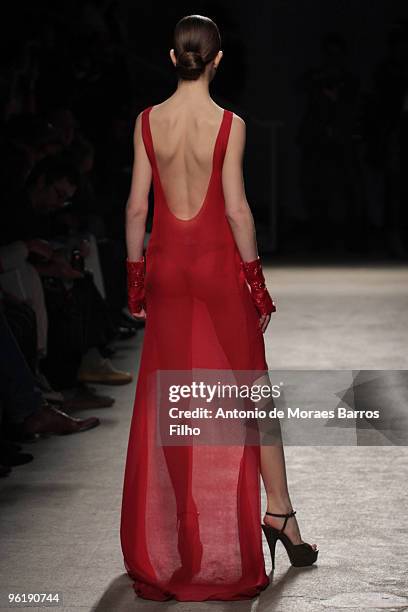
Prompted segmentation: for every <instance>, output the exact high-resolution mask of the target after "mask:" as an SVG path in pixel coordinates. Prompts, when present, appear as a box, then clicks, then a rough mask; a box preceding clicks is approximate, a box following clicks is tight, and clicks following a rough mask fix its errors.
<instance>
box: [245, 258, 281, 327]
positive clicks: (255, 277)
mask: <svg viewBox="0 0 408 612" xmlns="http://www.w3.org/2000/svg"><path fill="white" fill-rule="evenodd" d="M241 267H242V269H243V271H244V274H245V279H246V281H247V283H248V285H249V286H250V288H251V297H252V299H253V301H254V304H255V306H256V309H257V310H258V312H259V314H260V315H268V314H271V313H272V312H275V311H276V306H275V304H274V302H273V300H272V298H271V296H270V295H269V292H268V289H267V288H266V285H265V278H264V275H263V272H262V265H261V260H260V258H259V256H258V257H257V258H256V259H254V260H253V261H242V260H241Z"/></svg>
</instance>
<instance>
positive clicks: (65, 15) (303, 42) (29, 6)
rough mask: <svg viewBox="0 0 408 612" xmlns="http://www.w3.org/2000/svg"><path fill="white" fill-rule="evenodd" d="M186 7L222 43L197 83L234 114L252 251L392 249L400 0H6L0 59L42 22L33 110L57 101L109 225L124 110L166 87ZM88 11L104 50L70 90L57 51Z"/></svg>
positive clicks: (122, 157)
mask: <svg viewBox="0 0 408 612" xmlns="http://www.w3.org/2000/svg"><path fill="white" fill-rule="evenodd" d="M89 7H91V13H92V15H93V16H92V18H91V20H89V17H85V22H87V26H86V28H87V29H86V34H84V14H85V15H89ZM84 11H85V12H84ZM191 13H199V14H203V15H207V16H209V17H211V18H213V19H214V20H215V21H216V23H217V25H218V26H219V29H220V32H221V36H222V48H223V51H224V57H223V60H222V62H221V65H220V70H219V72H218V74H217V76H216V78H215V79H214V81H213V82H212V84H211V89H210V91H211V95H212V96H213V98H214V99H215V100H216V101H217V102H218V103H219V104H220V105H222V106H225V107H227V108H230V109H232V110H234V111H235V112H236V113H238V114H240V115H241V116H242V117H243V118H244V119H245V121H246V123H247V149H246V156H245V178H246V185H247V196H248V200H249V203H250V205H251V208H252V210H253V212H254V216H255V220H256V225H257V230H258V242H259V248H260V251H261V252H263V253H265V254H268V253H270V254H274V255H275V256H277V257H284V258H285V257H287V258H290V257H294V256H296V257H297V256H300V257H304V256H313V257H314V256H317V257H318V258H321V259H327V258H332V257H337V256H340V257H348V258H350V257H352V258H357V259H359V258H366V257H369V258H389V257H391V258H394V259H399V260H401V259H406V257H407V250H406V244H407V212H406V197H405V194H406V191H407V185H406V171H405V161H406V158H405V155H406V138H405V131H406V127H405V126H406V117H407V110H405V108H404V99H405V95H406V93H407V76H408V42H407V41H408V35H407V34H406V32H408V26H407V25H406V19H407V17H406V15H407V14H408V9H407V7H406V3H404V2H402V1H393V2H390V1H385V0H384V1H379V0H376V1H370V0H357V1H351V0H349V1H340V0H330V1H323V0H313V1H312V2H306V1H294V0H292V1H277V0H275V1H273V2H261V3H257V4H256V6H255V5H254V4H253V3H248V2H241V3H237V2H219V3H215V2H196V3H194V4H191V3H182V2H173V3H171V5H170V4H168V5H167V6H166V5H162V6H160V7H158V5H157V4H156V3H153V4H148V3H144V4H140V3H136V2H125V1H123V2H109V1H106V2H93V3H84V2H54V3H51V2H36V3H24V2H14V3H13V5H12V6H11V5H9V6H8V8H7V10H6V11H5V14H4V19H3V26H2V29H3V37H2V41H3V42H2V49H3V53H2V56H3V57H2V65H3V67H4V66H5V65H6V64H7V59H8V58H10V59H12V58H13V52H14V51H16V50H17V49H18V47H19V45H21V44H22V43H24V41H25V40H27V39H28V38H30V37H38V36H39V35H40V36H44V37H46V33H47V32H52V36H51V38H53V39H54V40H53V42H52V44H51V47H52V48H50V49H49V54H48V57H47V53H46V52H45V53H44V55H43V57H42V68H41V70H42V75H41V78H40V79H39V80H37V83H36V87H37V97H38V99H37V106H36V112H37V113H43V112H47V108H52V107H53V105H54V106H58V105H63V106H67V107H69V108H70V109H71V110H72V111H73V113H74V115H75V117H76V119H77V120H78V121H79V124H80V128H81V130H82V132H83V133H84V134H85V136H86V137H87V138H89V140H90V141H91V142H92V144H93V145H94V146H95V166H94V169H93V182H94V185H95V189H96V192H97V193H98V194H99V195H98V201H99V202H100V206H101V208H100V209H99V210H100V211H101V212H102V214H103V216H104V219H105V222H106V225H107V228H109V231H112V232H113V233H114V234H115V236H120V235H121V224H122V222H123V215H122V210H123V208H124V206H125V201H126V195H127V189H128V187H129V184H130V176H129V169H130V166H131V155H132V150H131V136H132V130H133V123H134V118H135V116H136V114H137V113H138V112H140V110H142V109H143V108H144V107H146V106H148V105H150V104H155V103H158V102H160V101H161V100H163V99H164V98H166V97H168V96H169V95H171V93H172V92H173V91H174V88H175V87H176V79H175V75H174V72H173V66H172V64H171V61H170V58H169V49H170V48H171V46H172V32H173V28H174V25H175V23H176V22H177V21H178V19H180V18H181V17H182V16H184V15H185V14H191ZM95 15H97V19H95ZM92 21H93V22H94V25H90V23H91V22H92ZM100 23H104V24H105V25H104V27H105V28H106V31H107V32H108V38H110V40H111V41H112V40H113V41H114V47H115V50H114V55H115V54H116V58H117V60H115V61H117V63H116V66H115V64H113V65H114V66H115V68H113V69H112V67H111V68H110V69H109V70H107V71H104V68H103V69H102V75H99V76H98V77H97V78H96V79H94V80H92V79H90V80H89V82H88V83H87V84H86V87H83V88H82V90H81V86H80V87H78V83H77V82H75V83H73V79H72V75H71V73H70V70H71V68H70V66H69V60H70V59H71V60H73V58H76V60H78V57H80V56H81V52H82V50H83V48H84V46H85V48H86V45H87V44H89V43H88V41H89V36H90V39H91V40H92V41H94V40H95V38H96V39H97V38H98V35H99V34H98V33H99V32H100ZM95 24H96V25H95ZM93 29H94V31H93ZM95 32H96V34H95ZM39 33H40V34H39ZM84 40H86V41H87V42H86V44H84ZM325 41H326V42H325ZM98 44H99V45H100V47H99V48H98ZM98 44H97V45H96V46H95V48H94V47H93V55H92V57H93V61H96V62H98V61H99V59H100V58H99V55H98V54H100V55H103V54H104V46H105V48H106V44H105V43H104V39H103V36H102V38H101V41H99V43H98ZM92 45H93V42H92ZM54 49H57V52H56V53H55V52H54ZM95 49H96V50H95ZM59 55H61V57H62V59H61V60H60V57H59ZM73 61H74V60H73ZM102 64H103V62H102ZM406 106H407V108H408V104H406ZM112 139H114V140H115V139H116V140H115V142H114V146H113V144H112Z"/></svg>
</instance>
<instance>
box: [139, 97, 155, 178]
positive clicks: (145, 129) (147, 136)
mask: <svg viewBox="0 0 408 612" xmlns="http://www.w3.org/2000/svg"><path fill="white" fill-rule="evenodd" d="M152 108H153V106H148V107H147V108H145V109H144V110H143V111H142V138H143V142H144V146H145V149H146V153H147V157H148V158H149V160H150V163H151V165H152V166H153V165H154V155H153V141H152V134H151V131H150V125H149V116H148V115H149V113H150V111H151V109H152Z"/></svg>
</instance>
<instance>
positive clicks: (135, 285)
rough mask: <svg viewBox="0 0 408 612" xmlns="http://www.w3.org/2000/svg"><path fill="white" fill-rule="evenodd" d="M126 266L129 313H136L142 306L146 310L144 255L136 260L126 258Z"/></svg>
mask: <svg viewBox="0 0 408 612" xmlns="http://www.w3.org/2000/svg"><path fill="white" fill-rule="evenodd" d="M126 268H127V289H128V308H129V312H130V314H131V315H132V316H133V315H136V314H138V313H140V312H141V310H142V308H143V310H145V311H146V303H145V291H144V278H145V258H144V255H142V257H141V258H140V259H138V260H137V261H129V258H127V259H126Z"/></svg>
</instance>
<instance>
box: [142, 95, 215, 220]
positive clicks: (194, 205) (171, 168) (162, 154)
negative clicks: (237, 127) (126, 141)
mask: <svg viewBox="0 0 408 612" xmlns="http://www.w3.org/2000/svg"><path fill="white" fill-rule="evenodd" d="M222 118H223V109H222V108H221V107H219V106H217V105H216V104H214V105H213V106H208V107H206V108H205V109H203V108H202V107H198V108H193V105H192V104H190V105H187V104H183V105H182V104H179V103H177V104H176V103H175V102H173V103H170V102H164V103H162V104H158V105H157V106H154V107H153V108H152V110H151V112H150V114H149V119H150V130H151V134H152V139H153V147H154V151H155V158H156V164H157V168H158V172H159V176H160V182H161V185H162V188H163V191H164V195H165V198H166V202H167V205H168V206H169V208H170V210H171V212H172V213H173V214H174V215H175V216H176V217H178V218H180V219H186V220H187V219H190V218H192V217H194V216H195V215H196V214H197V213H198V212H199V210H200V209H201V207H202V205H203V203H204V199H205V197H206V194H207V188H208V185H209V181H210V178H211V173H212V162H213V153H214V147H215V142H216V139H217V135H218V132H219V129H220V125H221V121H222Z"/></svg>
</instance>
